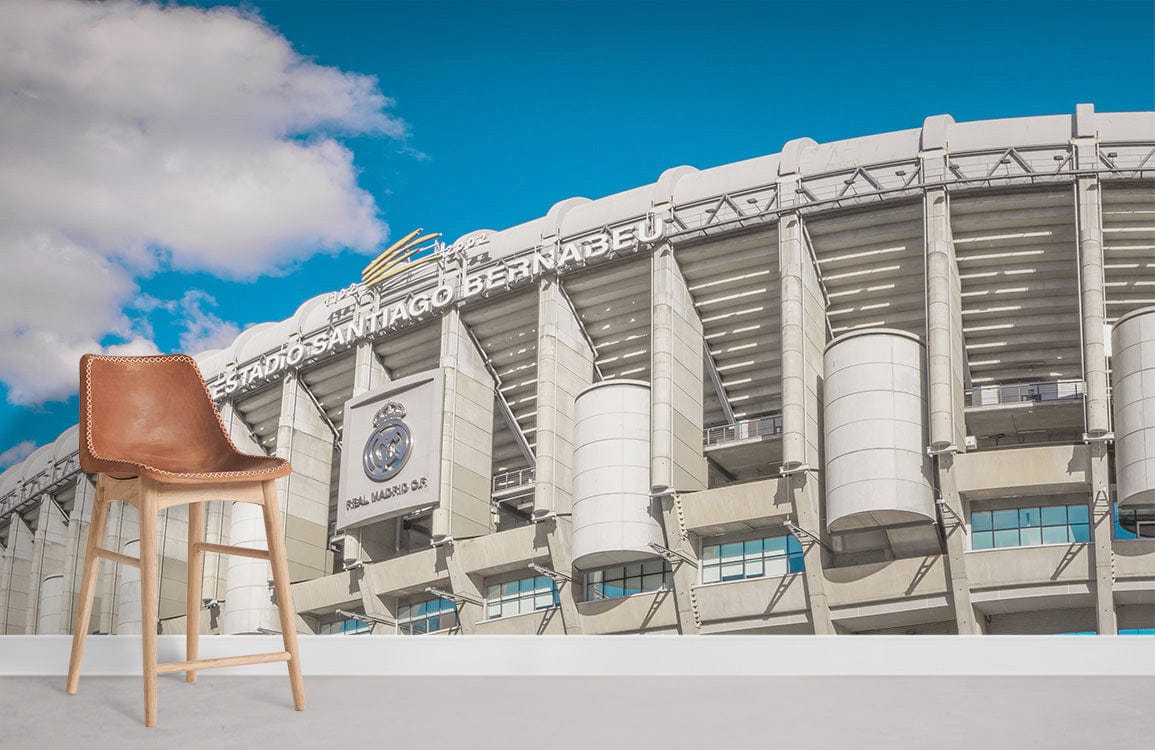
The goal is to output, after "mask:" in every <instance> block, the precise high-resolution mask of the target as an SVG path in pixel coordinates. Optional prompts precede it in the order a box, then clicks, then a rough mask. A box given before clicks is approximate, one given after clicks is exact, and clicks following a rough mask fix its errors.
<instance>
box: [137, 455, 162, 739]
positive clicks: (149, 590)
mask: <svg viewBox="0 0 1155 750" xmlns="http://www.w3.org/2000/svg"><path fill="white" fill-rule="evenodd" d="M140 484H141V487H140V505H139V507H140V633H141V643H142V645H143V650H142V653H141V656H142V660H143V663H144V725H145V726H146V727H151V726H153V725H155V724H156V628H157V599H158V597H159V596H160V591H159V584H158V582H157V539H156V517H157V513H158V509H157V495H156V488H155V486H154V485H153V483H152V482H150V481H148V480H146V479H144V478H141V480H140Z"/></svg>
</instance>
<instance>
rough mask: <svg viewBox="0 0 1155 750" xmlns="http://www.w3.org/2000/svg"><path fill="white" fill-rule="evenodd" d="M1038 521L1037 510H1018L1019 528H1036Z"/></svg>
mask: <svg viewBox="0 0 1155 750" xmlns="http://www.w3.org/2000/svg"><path fill="white" fill-rule="evenodd" d="M1039 519H1040V514H1039V509H1038V508H1019V526H1023V527H1027V526H1038V525H1039Z"/></svg>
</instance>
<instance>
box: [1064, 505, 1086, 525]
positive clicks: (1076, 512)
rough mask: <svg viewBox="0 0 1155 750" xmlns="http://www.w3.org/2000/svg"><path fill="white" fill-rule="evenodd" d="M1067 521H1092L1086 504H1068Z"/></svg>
mask: <svg viewBox="0 0 1155 750" xmlns="http://www.w3.org/2000/svg"><path fill="white" fill-rule="evenodd" d="M1067 521H1068V522H1069V523H1071V524H1076V523H1090V521H1091V518H1090V514H1089V513H1088V508H1087V506H1086V505H1068V506H1067Z"/></svg>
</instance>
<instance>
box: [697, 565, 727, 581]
mask: <svg viewBox="0 0 1155 750" xmlns="http://www.w3.org/2000/svg"><path fill="white" fill-rule="evenodd" d="M720 580H722V569H721V568H720V567H718V566H717V565H706V566H703V567H702V583H717V582H718V581H720Z"/></svg>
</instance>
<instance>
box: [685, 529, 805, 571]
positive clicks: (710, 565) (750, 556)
mask: <svg viewBox="0 0 1155 750" xmlns="http://www.w3.org/2000/svg"><path fill="white" fill-rule="evenodd" d="M802 570H803V562H802V544H801V543H800V542H799V541H798V540H797V539H795V538H794V537H793V536H792V535H790V534H782V535H778V536H769V537H762V538H759V539H747V540H743V541H735V542H718V543H713V544H704V545H703V546H702V583H720V582H725V581H739V580H742V579H745V578H761V577H763V576H784V575H788V574H790V573H801V572H802Z"/></svg>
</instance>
